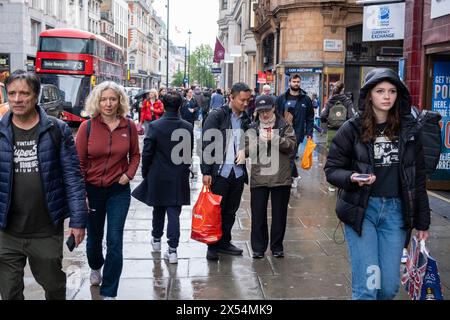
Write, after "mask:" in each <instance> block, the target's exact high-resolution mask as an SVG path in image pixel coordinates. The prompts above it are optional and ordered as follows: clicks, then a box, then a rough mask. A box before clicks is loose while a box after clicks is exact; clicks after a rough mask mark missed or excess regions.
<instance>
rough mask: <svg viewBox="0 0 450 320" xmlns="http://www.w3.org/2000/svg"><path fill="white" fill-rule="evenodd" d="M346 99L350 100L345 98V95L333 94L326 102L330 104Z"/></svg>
mask: <svg viewBox="0 0 450 320" xmlns="http://www.w3.org/2000/svg"><path fill="white" fill-rule="evenodd" d="M347 99H350V98H349V97H347V96H346V95H345V94H343V93H341V94H335V95H334V96H332V97H331V98H330V99H329V100H328V101H329V102H331V103H333V102H336V101H341V102H344V101H346V100H347Z"/></svg>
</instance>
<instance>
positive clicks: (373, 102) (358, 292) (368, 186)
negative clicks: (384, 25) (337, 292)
mask: <svg viewBox="0 0 450 320" xmlns="http://www.w3.org/2000/svg"><path fill="white" fill-rule="evenodd" d="M414 123H415V120H414V117H413V116H412V115H411V99H410V95H409V92H408V89H407V88H406V87H405V85H404V84H403V83H402V82H401V81H400V79H399V78H398V76H397V74H396V73H395V72H394V71H392V70H390V69H384V68H378V69H374V70H372V71H371V72H369V73H368V74H367V76H366V79H365V84H364V86H363V87H362V88H361V91H360V98H359V113H358V114H357V115H356V116H355V117H354V118H352V119H350V120H349V121H347V122H346V123H345V124H344V125H343V126H342V127H341V128H340V129H339V130H338V132H337V133H336V136H335V137H334V139H333V141H332V143H331V146H330V150H329V154H328V159H327V162H326V165H325V174H326V177H327V180H328V182H329V183H331V184H333V185H335V186H337V187H338V188H339V189H340V190H339V193H338V199H337V203H336V213H337V216H338V218H339V219H340V220H341V221H342V222H344V223H345V237H346V239H347V242H348V247H349V254H350V260H351V267H352V298H353V299H393V298H394V297H395V295H396V293H397V291H398V288H399V283H400V257H401V255H402V249H403V244H404V241H405V236H406V230H408V229H411V228H415V229H416V230H418V238H419V240H420V239H424V240H426V239H427V238H428V232H427V231H426V230H428V228H429V225H430V208H429V203H428V196H427V193H426V189H425V171H424V169H425V165H424V157H423V147H422V142H421V140H420V136H419V135H418V132H417V129H416V127H415V126H414ZM358 174H366V175H368V177H366V179H364V180H358V178H357V175H358Z"/></svg>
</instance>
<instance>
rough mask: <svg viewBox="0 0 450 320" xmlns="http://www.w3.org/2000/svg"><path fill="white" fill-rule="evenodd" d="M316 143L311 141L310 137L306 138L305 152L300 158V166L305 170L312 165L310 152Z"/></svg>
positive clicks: (311, 152)
mask: <svg viewBox="0 0 450 320" xmlns="http://www.w3.org/2000/svg"><path fill="white" fill-rule="evenodd" d="M316 146H317V145H316V144H315V143H314V141H312V139H311V138H308V140H307V141H306V146H305V152H304V153H303V158H302V168H303V169H305V170H309V169H311V167H312V163H313V159H312V154H313V151H314V149H315V148H316Z"/></svg>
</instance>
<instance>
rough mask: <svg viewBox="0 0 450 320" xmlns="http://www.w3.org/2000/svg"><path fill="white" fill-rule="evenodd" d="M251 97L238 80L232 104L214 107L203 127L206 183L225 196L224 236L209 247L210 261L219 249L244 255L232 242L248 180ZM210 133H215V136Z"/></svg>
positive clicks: (223, 207)
mask: <svg viewBox="0 0 450 320" xmlns="http://www.w3.org/2000/svg"><path fill="white" fill-rule="evenodd" d="M250 96H251V90H250V88H249V86H248V85H246V84H245V83H235V84H234V85H233V87H232V89H231V94H230V97H231V100H230V103H229V105H224V106H222V107H221V108H217V109H214V110H211V112H210V113H209V115H208V117H207V118H206V120H205V124H204V126H203V144H202V149H203V155H202V164H201V170H202V174H203V184H204V185H205V186H207V187H211V191H212V192H213V193H214V194H219V195H221V196H222V201H221V214H222V238H221V239H220V240H219V242H217V243H215V244H212V245H209V246H208V253H207V255H206V258H207V259H208V260H217V259H218V258H219V256H218V252H220V253H225V254H231V255H241V254H242V249H239V248H237V247H236V246H234V245H233V244H232V243H231V229H232V228H233V224H234V221H235V218H236V211H237V210H238V209H239V205H240V203H241V196H242V192H243V190H244V183H248V175H247V169H246V167H245V152H244V143H243V141H244V132H245V131H246V130H247V129H248V126H249V123H250V119H249V117H248V115H247V113H246V112H245V109H246V108H247V106H248V102H249V100H250ZM210 129H211V130H210ZM217 130H219V131H220V136H219V137H216V138H217V139H215V138H214V136H215V135H214V132H216V133H217ZM210 135H212V136H213V137H212V139H210V138H211V136H210ZM216 152H222V153H221V154H216Z"/></svg>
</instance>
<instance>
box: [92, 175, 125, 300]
mask: <svg viewBox="0 0 450 320" xmlns="http://www.w3.org/2000/svg"><path fill="white" fill-rule="evenodd" d="M86 191H87V194H88V199H89V207H90V209H91V211H90V212H89V216H88V224H87V241H86V253H87V258H88V263H89V267H90V268H91V269H94V270H97V269H100V268H101V267H102V266H103V280H102V285H101V287H100V294H101V295H102V296H106V297H115V296H117V290H118V288H119V280H120V275H121V274H122V265H123V255H122V248H123V229H124V226H125V220H126V218H127V214H128V208H129V207H130V200H131V196H130V185H129V184H126V185H120V184H118V183H115V184H113V185H112V186H110V187H106V188H98V187H95V186H92V185H90V184H87V185H86ZM105 218H106V219H108V222H107V231H106V258H104V257H103V250H102V249H103V246H102V242H103V233H104V227H105Z"/></svg>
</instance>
